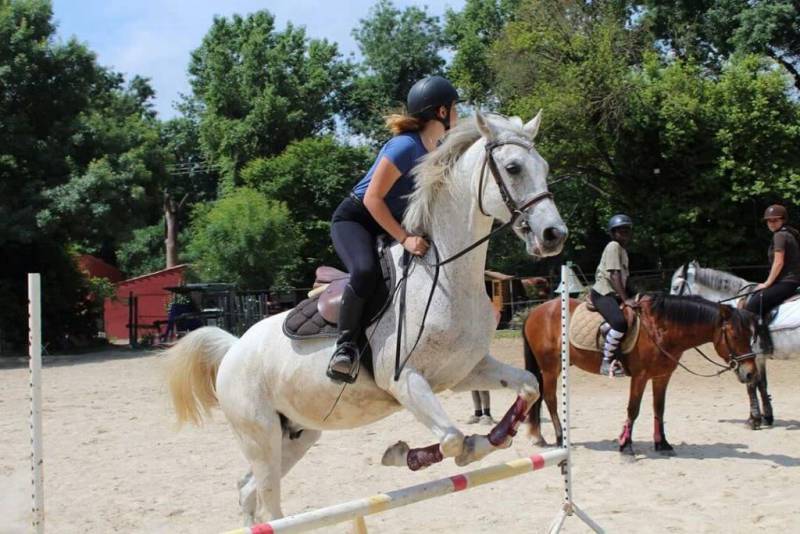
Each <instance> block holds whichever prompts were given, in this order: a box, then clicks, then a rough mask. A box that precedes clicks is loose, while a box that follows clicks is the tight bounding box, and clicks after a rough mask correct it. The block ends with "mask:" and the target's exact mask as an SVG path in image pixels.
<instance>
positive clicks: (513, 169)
mask: <svg viewBox="0 0 800 534" xmlns="http://www.w3.org/2000/svg"><path fill="white" fill-rule="evenodd" d="M521 170H522V167H520V166H519V165H517V164H516V163H509V164H508V165H506V171H508V174H519V171H521Z"/></svg>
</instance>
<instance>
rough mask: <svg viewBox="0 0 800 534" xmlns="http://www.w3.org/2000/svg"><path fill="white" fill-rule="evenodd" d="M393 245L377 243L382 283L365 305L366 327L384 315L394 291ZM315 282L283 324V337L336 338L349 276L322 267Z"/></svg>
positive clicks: (383, 238)
mask: <svg viewBox="0 0 800 534" xmlns="http://www.w3.org/2000/svg"><path fill="white" fill-rule="evenodd" d="M393 243H394V242H393V241H392V240H391V239H390V238H388V237H386V236H379V237H378V239H377V242H376V254H377V256H378V260H379V261H378V263H379V264H380V267H381V279H382V282H383V283H378V288H377V290H376V291H375V294H374V295H373V296H372V297H371V298H370V299H369V300H368V301H367V304H366V308H365V310H364V326H365V327H366V326H369V325H370V324H372V323H373V322H375V321H376V320H378V318H379V317H380V316H381V315H383V312H384V311H385V308H386V307H387V305H388V303H389V301H390V299H389V297H390V295H391V294H392V292H393V290H394V286H395V266H394V264H393V263H392V256H391V253H390V252H389V248H390V246H391V245H392V244H393ZM315 278H316V279H315V280H314V286H313V287H314V290H312V291H311V292H310V293H309V298H307V299H305V300H303V301H302V302H300V304H298V305H297V306H295V308H293V309H292V310H291V311H290V312H289V314H288V315H287V316H286V319H285V320H284V322H283V333H284V334H286V336H287V337H289V338H291V339H312V338H323V337H336V336H337V334H338V331H337V328H336V323H337V322H338V320H339V308H340V306H341V303H342V293H343V291H344V287H345V286H346V285H347V283H348V282H349V281H350V275H349V274H347V273H346V272H344V271H340V270H339V269H336V268H335V267H329V266H327V265H322V266H320V267H318V268H317V270H316V272H315ZM323 288H324V289H323Z"/></svg>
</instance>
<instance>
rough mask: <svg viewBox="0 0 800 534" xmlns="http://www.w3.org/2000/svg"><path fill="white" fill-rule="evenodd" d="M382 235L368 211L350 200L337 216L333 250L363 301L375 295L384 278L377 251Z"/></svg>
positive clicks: (346, 199)
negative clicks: (378, 284) (378, 239)
mask: <svg viewBox="0 0 800 534" xmlns="http://www.w3.org/2000/svg"><path fill="white" fill-rule="evenodd" d="M380 233H383V232H382V230H381V228H380V226H379V225H378V224H377V223H376V222H375V220H374V219H373V218H372V216H371V215H370V214H369V212H368V211H367V209H366V208H365V207H364V206H363V205H362V204H361V203H360V202H358V201H357V200H354V199H352V198H350V197H348V198H345V199H344V200H343V201H342V203H341V204H339V207H338V208H336V211H335V212H334V213H333V221H332V224H331V238H332V239H333V247H334V248H335V249H336V253H337V254H338V255H339V258H340V259H341V260H342V263H344V266H345V269H347V272H348V273H350V285H351V286H352V287H353V290H354V291H355V292H356V294H357V295H358V296H359V297H361V298H362V299H366V298H368V297H370V296H371V295H372V293H373V292H374V291H375V288H376V285H377V283H378V279H379V278H380V265H379V264H378V256H377V254H376V252H375V239H376V237H377V236H378V235H379V234H380Z"/></svg>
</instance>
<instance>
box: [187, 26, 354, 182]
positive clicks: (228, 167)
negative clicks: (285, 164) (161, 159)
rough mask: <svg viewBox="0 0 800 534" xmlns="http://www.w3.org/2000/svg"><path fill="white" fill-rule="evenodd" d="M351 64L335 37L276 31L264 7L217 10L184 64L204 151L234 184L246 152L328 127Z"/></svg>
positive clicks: (265, 151)
mask: <svg viewBox="0 0 800 534" xmlns="http://www.w3.org/2000/svg"><path fill="white" fill-rule="evenodd" d="M350 71H351V67H350V65H349V64H348V63H346V62H344V61H343V60H342V59H341V57H340V55H339V52H338V50H337V47H336V45H335V44H331V43H328V42H327V41H325V40H318V39H309V38H308V37H307V36H306V32H305V29H304V28H302V27H295V26H293V25H292V24H288V25H287V26H286V29H285V30H283V31H278V30H277V29H276V28H275V17H273V16H272V15H271V14H270V13H269V12H267V11H258V12H256V13H253V14H250V15H247V16H245V17H242V16H239V15H234V16H232V17H231V18H225V17H217V18H215V19H214V22H213V24H212V26H211V28H210V29H209V31H208V33H207V34H206V36H205V37H204V38H203V43H202V45H201V46H200V47H199V48H198V49H197V50H195V51H194V52H192V58H191V63H190V65H189V75H190V82H191V86H192V91H193V96H194V98H195V99H196V100H197V102H198V107H199V112H200V140H201V142H202V144H203V149H204V151H205V153H206V154H207V155H208V157H209V159H210V160H211V162H213V163H216V164H218V165H220V166H221V167H222V170H223V175H224V176H225V179H226V180H227V183H229V185H232V186H235V185H236V184H237V183H238V177H239V171H240V170H241V168H242V167H243V166H244V165H245V164H246V163H247V162H248V161H250V160H251V159H254V158H257V157H264V156H270V155H275V154H279V153H280V152H281V151H283V149H284V148H285V147H286V146H288V145H289V143H291V142H292V141H293V140H297V139H303V138H305V137H308V136H312V135H315V134H318V133H320V132H323V131H328V130H331V128H332V127H333V117H334V113H336V112H337V111H338V110H339V107H340V103H339V100H340V98H339V94H338V92H337V89H338V88H340V87H341V86H342V85H343V83H344V82H345V81H346V80H347V79H348V78H349V76H350Z"/></svg>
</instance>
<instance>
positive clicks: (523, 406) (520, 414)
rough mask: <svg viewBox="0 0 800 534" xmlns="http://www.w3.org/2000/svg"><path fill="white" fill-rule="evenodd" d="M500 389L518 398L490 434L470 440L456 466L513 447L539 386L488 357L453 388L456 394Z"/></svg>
mask: <svg viewBox="0 0 800 534" xmlns="http://www.w3.org/2000/svg"><path fill="white" fill-rule="evenodd" d="M501 388H509V389H513V390H515V391H516V392H517V399H516V400H515V401H514V404H512V405H511V408H509V409H508V411H507V412H506V414H505V415H504V416H503V418H502V419H501V420H500V422H499V423H497V425H496V426H495V427H494V428H493V429H492V430H491V431H490V432H489V434H487V435H485V436H481V435H476V434H473V435H472V436H469V437H468V438H467V440H466V443H465V447H464V450H463V451H462V453H461V454H460V455H459V456H457V457H456V464H458V465H466V464H468V463H471V462H474V461H476V460H480V459H481V458H483V457H484V456H486V455H487V454H489V453H490V452H492V451H493V450H497V449H504V448H506V447H509V446H511V439H512V438H513V437H514V436H515V435H516V434H517V428H518V427H519V425H520V423H521V422H522V421H523V420H525V417H527V415H528V412H529V411H530V409H531V407H532V406H533V404H534V402H536V400H537V399H538V398H539V384H538V382H537V381H536V377H534V376H533V374H532V373H530V372H528V371H525V370H524V369H518V368H516V367H513V366H511V365H507V364H505V363H502V362H499V361H497V360H496V359H494V358H492V357H491V356H490V355H486V356H485V357H484V358H483V359H482V360H481V361H480V362H478V364H477V365H476V366H475V368H474V369H473V370H472V371H471V372H470V374H469V375H467V377H466V378H465V379H464V380H462V381H461V382H459V383H458V384H457V385H456V386H454V387H453V388H452V390H453V391H471V390H489V389H501Z"/></svg>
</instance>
